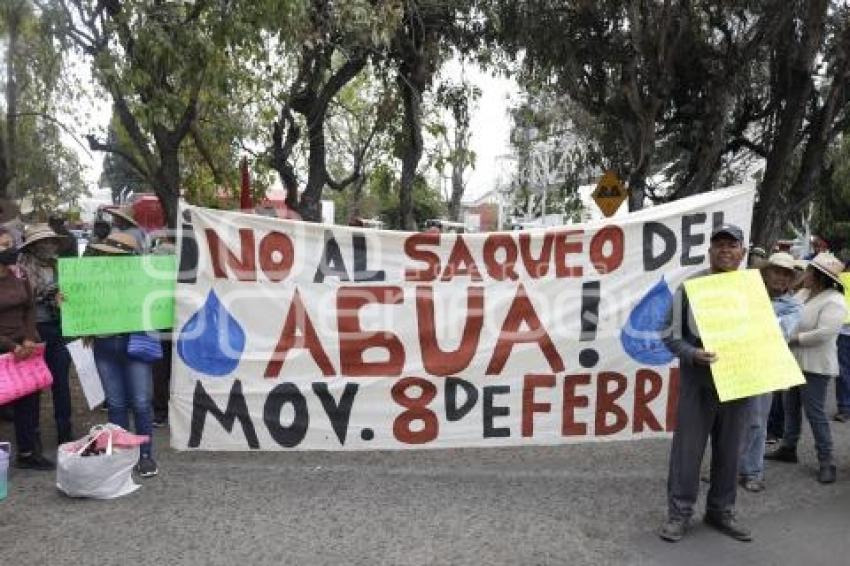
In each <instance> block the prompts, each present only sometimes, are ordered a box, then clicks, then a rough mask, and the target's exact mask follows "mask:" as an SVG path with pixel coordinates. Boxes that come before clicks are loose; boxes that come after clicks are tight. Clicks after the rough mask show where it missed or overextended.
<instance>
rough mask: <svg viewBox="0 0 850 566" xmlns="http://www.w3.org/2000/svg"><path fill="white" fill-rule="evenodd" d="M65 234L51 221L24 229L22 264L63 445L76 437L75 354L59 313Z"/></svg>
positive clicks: (59, 440) (59, 441) (59, 435)
mask: <svg viewBox="0 0 850 566" xmlns="http://www.w3.org/2000/svg"><path fill="white" fill-rule="evenodd" d="M62 244H63V236H60V235H59V234H57V233H56V232H54V231H53V229H52V228H51V227H50V226H48V225H47V224H35V225H33V226H29V227H27V229H26V230H24V243H23V244H22V245H21V259H20V266H21V268H22V269H23V270H24V273H25V274H26V277H27V280H28V281H29V283H30V286H31V287H32V291H33V297H34V298H35V322H36V325H37V327H38V334H39V336H41V339H42V340H43V341H44V344H45V349H44V361H45V362H47V367H48V368H50V373H51V374H52V375H53V416H54V418H55V420H56V437H57V441H58V443H59V444H62V443H64V442H70V441H71V440H73V436H74V435H73V430H72V427H71V387H70V384H69V380H68V371H69V370H70V368H71V354H70V353H68V348H67V347H66V346H65V340H63V338H62V323H61V320H60V314H59V302H58V300H57V296H58V293H59V285H58V271H57V266H56V259H57V257H58V256H59V252H60V249H61V246H62Z"/></svg>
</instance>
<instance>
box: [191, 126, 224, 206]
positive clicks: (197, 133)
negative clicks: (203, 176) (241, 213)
mask: <svg viewBox="0 0 850 566" xmlns="http://www.w3.org/2000/svg"><path fill="white" fill-rule="evenodd" d="M189 131H190V133H191V134H192V140H193V141H194V142H195V147H196V148H197V149H198V153H200V154H201V157H202V158H203V160H204V161H205V162H206V164H207V167H209V168H210V171H212V174H213V179H214V180H215V182H216V183H218V184H219V185H224V186H225V187H227V188H228V189H230V188H231V187H230V184H229V183H228V182H227V178H226V177H224V176H223V175H222V174H221V169H220V168H219V167H218V165H217V164H216V161H215V159H214V158H213V156H212V153H211V152H210V149H209V147H208V146H207V144H206V142H205V141H204V138H203V134H202V133H201V130H200V129H199V128H198V125H197V124H196V123H194V122H192V123H191V125H190V127H189Z"/></svg>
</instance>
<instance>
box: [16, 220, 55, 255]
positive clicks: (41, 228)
mask: <svg viewBox="0 0 850 566" xmlns="http://www.w3.org/2000/svg"><path fill="white" fill-rule="evenodd" d="M62 238H63V236H60V235H59V234H57V233H56V232H54V231H53V228H51V227H50V226H48V225H47V224H33V225H32V226H27V227H26V228H24V237H23V243H21V248H20V249H22V250H23V249H24V248H26V247H27V246H28V245H30V244H34V243H36V242H40V241H42V240H61V239H62Z"/></svg>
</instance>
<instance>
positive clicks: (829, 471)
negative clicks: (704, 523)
mask: <svg viewBox="0 0 850 566" xmlns="http://www.w3.org/2000/svg"><path fill="white" fill-rule="evenodd" d="M835 476H836V471H835V464H821V465H820V469H819V470H818V481H819V482H820V483H835Z"/></svg>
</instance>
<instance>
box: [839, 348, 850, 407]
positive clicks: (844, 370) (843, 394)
mask: <svg viewBox="0 0 850 566" xmlns="http://www.w3.org/2000/svg"><path fill="white" fill-rule="evenodd" d="M838 371H839V374H838V377H837V378H836V379H835V400H836V404H837V405H838V412H839V413H844V414H845V415H850V336H845V335H844V334H839V335H838Z"/></svg>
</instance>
